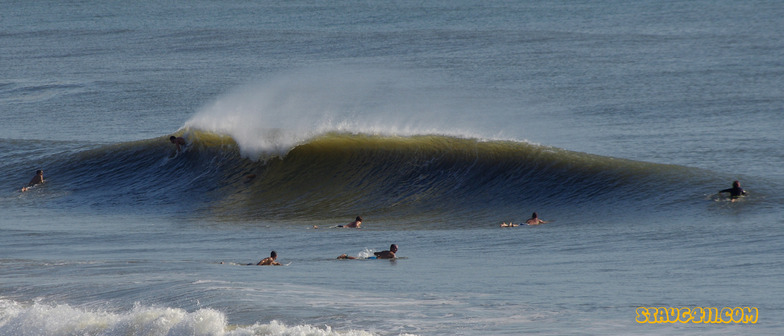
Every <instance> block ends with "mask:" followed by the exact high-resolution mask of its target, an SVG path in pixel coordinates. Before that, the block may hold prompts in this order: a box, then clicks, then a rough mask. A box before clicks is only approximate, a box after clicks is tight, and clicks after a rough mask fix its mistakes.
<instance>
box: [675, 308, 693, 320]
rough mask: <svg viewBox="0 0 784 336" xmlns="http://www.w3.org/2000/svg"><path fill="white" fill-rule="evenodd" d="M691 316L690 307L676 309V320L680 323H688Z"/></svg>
mask: <svg viewBox="0 0 784 336" xmlns="http://www.w3.org/2000/svg"><path fill="white" fill-rule="evenodd" d="M686 317H688V318H686ZM692 318H694V316H692V314H691V309H689V307H683V308H681V309H680V310H679V311H678V321H680V322H681V323H689V322H691V319H692Z"/></svg>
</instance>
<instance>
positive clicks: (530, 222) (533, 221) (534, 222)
mask: <svg viewBox="0 0 784 336" xmlns="http://www.w3.org/2000/svg"><path fill="white" fill-rule="evenodd" d="M544 223H547V221H544V220H541V219H539V215H538V214H536V212H534V213H533V214H532V215H531V218H529V219H528V220H527V221H525V224H528V225H539V224H544Z"/></svg>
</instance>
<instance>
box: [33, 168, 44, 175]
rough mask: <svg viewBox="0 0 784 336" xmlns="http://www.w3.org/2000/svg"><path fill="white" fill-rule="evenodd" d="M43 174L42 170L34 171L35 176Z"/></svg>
mask: <svg viewBox="0 0 784 336" xmlns="http://www.w3.org/2000/svg"><path fill="white" fill-rule="evenodd" d="M43 174H44V171H43V170H40V169H39V170H36V171H35V175H43Z"/></svg>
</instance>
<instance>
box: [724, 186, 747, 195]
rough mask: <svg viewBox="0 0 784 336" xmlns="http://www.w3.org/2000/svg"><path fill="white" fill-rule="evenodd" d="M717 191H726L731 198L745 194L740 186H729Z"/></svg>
mask: <svg viewBox="0 0 784 336" xmlns="http://www.w3.org/2000/svg"><path fill="white" fill-rule="evenodd" d="M719 192H720V193H723V192H728V193H730V197H732V198H737V197H741V196H743V195H746V191H745V190H743V188H741V187H732V188H729V189H724V190H722V191H719Z"/></svg>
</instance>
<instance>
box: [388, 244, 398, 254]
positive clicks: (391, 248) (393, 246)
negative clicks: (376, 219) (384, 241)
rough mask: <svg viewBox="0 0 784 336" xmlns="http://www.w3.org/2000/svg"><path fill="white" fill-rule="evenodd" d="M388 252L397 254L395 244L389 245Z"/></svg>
mask: <svg viewBox="0 0 784 336" xmlns="http://www.w3.org/2000/svg"><path fill="white" fill-rule="evenodd" d="M389 252H392V253H395V252H397V244H392V245H389Z"/></svg>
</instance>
